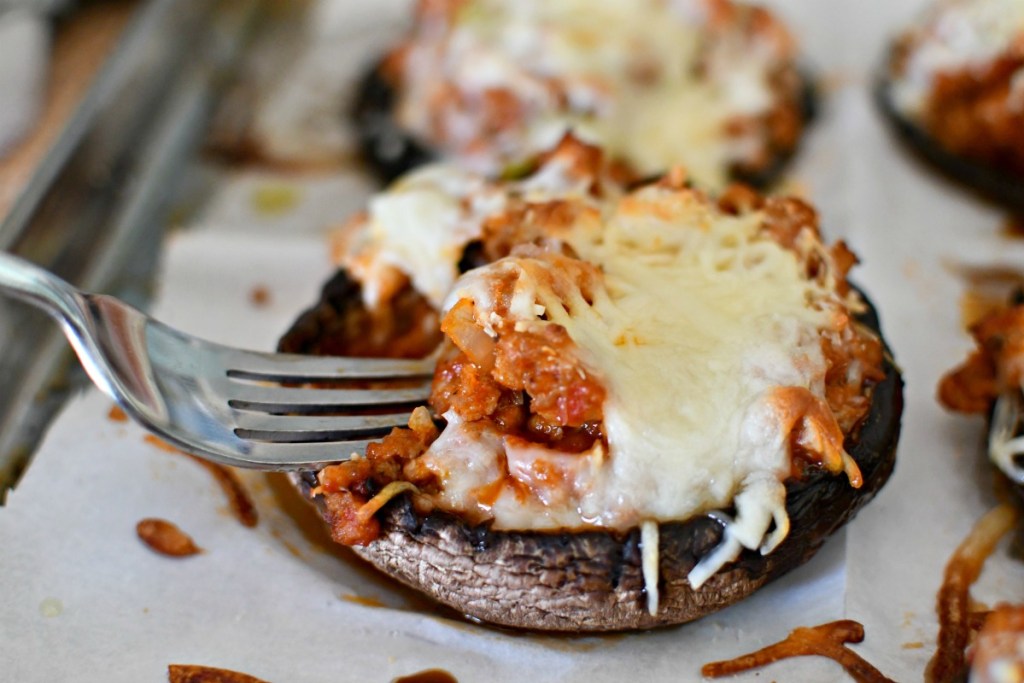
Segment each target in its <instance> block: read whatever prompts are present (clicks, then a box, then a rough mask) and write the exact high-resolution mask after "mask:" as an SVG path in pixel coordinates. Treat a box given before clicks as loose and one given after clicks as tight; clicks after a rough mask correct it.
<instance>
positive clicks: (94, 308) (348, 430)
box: [0, 252, 434, 470]
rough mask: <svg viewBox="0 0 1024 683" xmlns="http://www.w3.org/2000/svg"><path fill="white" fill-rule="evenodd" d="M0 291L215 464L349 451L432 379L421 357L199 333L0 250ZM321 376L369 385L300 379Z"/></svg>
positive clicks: (148, 419) (285, 460)
mask: <svg viewBox="0 0 1024 683" xmlns="http://www.w3.org/2000/svg"><path fill="white" fill-rule="evenodd" d="M0 293H6V294H10V295H12V296H14V297H16V298H18V299H21V300H23V301H26V302H28V303H29V304H32V305H34V306H36V307H38V308H41V309H43V310H44V311H46V312H47V313H49V314H50V315H51V316H53V317H54V318H56V320H57V321H58V322H59V323H60V324H61V328H62V329H63V331H64V334H65V336H66V337H67V338H68V341H70V342H71V346H72V347H74V349H75V353H77V354H78V359H79V360H80V361H81V363H82V366H83V367H84V368H85V371H86V372H87V373H88V375H89V377H90V378H91V379H92V381H93V382H94V383H95V384H96V386H97V387H99V389H100V390H101V391H103V392H104V393H105V394H107V395H108V396H110V397H111V398H113V399H114V400H115V401H117V403H118V404H119V405H120V406H121V407H122V408H123V409H124V411H125V412H126V413H127V414H128V415H129V416H131V417H132V418H134V419H135V421H137V422H138V423H139V424H141V425H142V426H143V427H145V428H146V429H148V430H149V431H151V432H153V433H154V434H156V435H157V436H159V437H160V438H161V439H163V440H165V441H167V442H168V443H170V444H171V445H173V446H176V447H178V448H180V449H182V450H185V451H188V452H190V453H194V454H195V455H198V456H200V457H202V458H206V459H208V460H212V461H214V462H218V463H222V464H225V465H233V466H236V467H248V468H255V469H266V470H298V469H314V468H318V467H320V466H322V465H324V464H326V463H330V462H338V461H342V460H347V459H349V458H350V457H351V456H352V455H353V454H354V453H361V452H363V451H365V449H366V446H367V444H368V443H370V441H372V440H373V439H372V437H373V436H375V435H376V436H380V435H382V434H386V433H387V432H388V431H390V430H391V428H392V427H395V426H400V425H404V424H406V422H407V421H408V419H409V415H410V412H411V410H412V409H413V408H415V407H416V406H418V405H423V404H424V402H425V401H426V398H427V396H428V394H429V390H430V378H431V375H432V374H433V366H434V363H433V361H432V360H429V359H428V360H400V359H376V358H374V359H367V358H338V357H311V356H299V355H290V354H274V353H259V352H255V351H243V350H241V349H236V348H232V347H229V346H223V345H221V344H215V343H212V342H208V341H203V340H201V339H197V338H195V337H191V336H189V335H187V334H184V333H183V332H179V331H178V330H175V329H173V328H171V327H168V326H167V325H164V324H163V323H161V322H159V321H157V320H154V319H152V318H150V317H149V316H147V315H145V314H143V313H141V312H139V311H138V310H136V309H134V308H132V307H131V306H128V305H127V304H125V303H123V302H122V301H119V300H118V299H115V298H113V297H110V296H105V295H100V294H86V293H84V292H81V291H79V290H77V289H75V288H74V287H72V286H71V285H70V284H68V283H67V282H65V281H64V280H62V279H60V278H58V277H56V276H55V275H52V274H51V273H48V272H46V271H45V270H43V269H41V268H39V267H37V266H35V265H32V264H31V263H28V262H27V261H24V260H22V259H20V258H17V257H15V256H11V255H10V254H7V253H4V252H0ZM325 383H329V384H333V385H337V384H338V383H348V384H349V385H352V384H361V385H363V386H365V385H366V384H368V383H372V384H373V387H374V388H372V389H367V388H359V387H355V388H341V389H339V388H317V387H315V386H313V387H310V386H307V385H309V384H313V385H316V384H320V385H323V384H325ZM288 385H303V386H288ZM395 385H398V386H395Z"/></svg>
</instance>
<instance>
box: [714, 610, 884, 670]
mask: <svg viewBox="0 0 1024 683" xmlns="http://www.w3.org/2000/svg"><path fill="white" fill-rule="evenodd" d="M863 640H864V627H863V626H861V625H860V624H859V623H857V622H856V621H852V620H850V619H843V620H840V621H832V622H829V623H827V624H821V625H820V626H812V627H809V628H808V627H805V628H798V629H794V630H793V632H792V633H790V634H789V636H788V637H787V638H786V639H785V640H783V641H781V642H778V643H775V644H774V645H769V646H768V647H766V648H762V649H760V650H758V651H756V652H751V653H750V654H747V655H743V656H742V657H737V658H736V659H730V660H726V661H721V662H711V663H710V664H705V665H704V666H703V667H702V668H701V670H700V672H701V674H702V675H703V676H706V677H708V678H722V677H723V676H733V675H735V674H738V673H741V672H743V671H750V670H751V669H757V668H760V667H762V666H767V665H768V664H772V663H773V662H777V661H779V660H780V659H787V658H789V657H809V656H819V657H828V658H829V659H832V660H834V661H836V662H837V663H838V664H839V665H840V666H842V667H843V668H844V669H845V670H846V673H848V674H850V676H852V677H853V679H854V680H855V681H857V682H858V683H895V681H893V680H892V679H891V678H888V677H886V676H885V675H884V674H883V673H882V672H881V671H879V670H878V669H876V668H875V667H873V666H871V664H869V663H868V662H867V661H865V660H864V658H863V657H861V656H860V655H858V654H857V653H856V652H854V651H853V650H851V649H849V648H848V647H846V645H845V644H846V643H859V642H861V641H863Z"/></svg>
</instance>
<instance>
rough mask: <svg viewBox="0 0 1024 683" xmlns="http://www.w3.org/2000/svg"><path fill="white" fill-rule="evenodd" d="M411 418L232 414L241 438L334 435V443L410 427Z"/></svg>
mask: <svg viewBox="0 0 1024 683" xmlns="http://www.w3.org/2000/svg"><path fill="white" fill-rule="evenodd" d="M410 415H411V413H409V412H403V413H390V414H387V415H268V414H267V413H254V412H247V411H238V412H236V413H235V433H236V434H238V435H239V436H242V437H243V438H251V437H249V436H248V435H247V434H245V433H246V432H291V433H295V434H299V433H309V434H314V433H315V434H318V435H320V437H321V438H319V439H317V440H320V441H322V440H324V439H323V435H337V436H335V440H338V439H346V438H352V437H355V436H357V435H366V434H373V433H380V432H385V433H386V432H387V431H388V430H390V429H391V428H392V427H404V426H406V425H407V424H409V416H410ZM239 430H241V431H242V432H243V433H239ZM269 440H271V441H275V440H276V439H269Z"/></svg>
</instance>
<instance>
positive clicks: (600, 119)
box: [398, 0, 792, 188]
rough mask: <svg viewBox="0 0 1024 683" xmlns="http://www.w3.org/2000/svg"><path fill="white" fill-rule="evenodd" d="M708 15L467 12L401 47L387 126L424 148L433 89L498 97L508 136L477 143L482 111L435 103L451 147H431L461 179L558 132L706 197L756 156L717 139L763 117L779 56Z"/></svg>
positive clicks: (637, 9)
mask: <svg viewBox="0 0 1024 683" xmlns="http://www.w3.org/2000/svg"><path fill="white" fill-rule="evenodd" d="M710 4H711V3H708V2H706V1H705V0H675V1H674V2H667V1H665V0H639V1H638V0H562V1H560V2H550V1H549V0H518V1H517V2H500V1H498V0H470V1H468V2H466V3H464V4H463V5H462V6H461V8H460V10H459V11H458V14H457V15H456V17H455V20H454V24H453V26H452V27H451V29H450V33H448V34H445V35H441V36H439V35H438V33H439V32H438V31H430V30H426V31H423V35H421V36H420V40H418V41H414V42H413V43H411V53H410V55H409V57H408V58H407V59H406V73H405V75H404V78H403V92H402V99H401V101H400V103H399V108H398V118H399V120H400V121H401V122H402V123H403V125H405V126H406V127H408V128H409V129H410V130H412V131H414V132H416V133H417V134H420V135H423V136H424V137H426V139H433V136H432V127H433V126H435V125H436V123H437V120H438V116H439V114H438V105H437V102H438V93H441V92H446V91H445V89H444V87H442V86H440V85H439V79H443V81H444V82H445V83H446V84H451V85H453V86H454V87H455V88H456V89H458V90H459V91H460V92H461V93H462V95H461V97H464V98H465V99H466V100H467V101H477V100H480V99H482V98H484V96H485V95H486V93H487V92H488V91H490V90H504V91H507V92H511V93H513V94H514V96H515V98H516V101H517V103H518V104H517V106H518V107H519V108H521V110H522V111H521V113H522V116H523V121H522V125H521V126H520V125H518V124H512V125H509V126H507V127H505V128H504V129H502V130H497V131H493V132H488V133H487V134H485V135H483V136H482V137H483V138H485V139H486V144H477V143H479V142H480V140H479V139H478V138H479V137H480V136H481V131H480V122H479V121H478V120H477V119H476V116H479V110H480V109H482V106H478V107H477V110H478V111H476V112H472V111H471V110H472V108H471V107H468V106H466V107H465V108H463V109H460V110H458V111H456V107H452V108H451V109H452V110H451V111H446V110H444V109H443V105H442V110H441V113H440V116H441V117H445V116H447V117H449V118H448V119H447V122H446V134H447V135H448V136H449V137H450V138H451V139H450V140H447V141H442V145H445V146H446V147H447V151H448V152H449V153H452V152H457V153H458V154H459V155H460V157H461V159H460V160H461V161H463V162H464V163H466V164H468V165H469V166H470V167H471V168H474V169H475V170H478V171H481V172H484V173H489V174H493V173H496V172H499V171H500V170H501V169H502V167H503V166H504V165H506V164H508V163H514V162H516V161H519V160H521V159H522V158H524V156H527V157H528V156H530V155H532V154H533V153H536V152H537V151H540V150H543V149H546V148H548V147H550V146H551V145H552V144H553V143H555V142H556V141H557V140H558V139H559V138H560V137H561V136H562V135H563V134H564V133H565V132H566V131H567V130H569V129H572V130H573V131H574V132H575V134H577V135H578V136H580V137H581V138H582V139H584V140H588V141H591V142H595V143H598V144H601V145H602V146H603V147H605V149H607V150H608V151H609V152H611V153H612V154H613V155H614V156H617V157H620V158H624V159H626V160H628V161H629V162H630V163H631V164H632V165H633V166H635V167H636V169H637V170H638V171H639V172H640V173H641V174H651V173H656V172H661V171H664V170H665V169H666V168H668V167H670V166H671V165H673V164H676V163H683V164H685V165H686V166H687V167H688V169H689V171H690V174H691V175H692V176H693V177H694V178H695V179H696V180H697V181H698V182H700V183H702V184H704V185H706V186H709V187H713V188H720V187H722V186H723V185H724V184H725V182H726V181H727V174H728V168H729V166H730V164H732V163H734V162H740V161H743V160H746V159H748V158H750V157H752V156H755V155H756V154H757V153H759V152H760V150H761V148H762V141H761V139H760V137H759V133H758V132H757V131H756V130H751V131H750V132H749V134H745V133H740V132H737V131H733V132H732V133H731V134H728V135H727V133H726V128H727V126H728V125H729V123H730V122H732V121H733V120H735V119H736V118H737V117H756V116H759V115H761V114H763V113H765V112H767V111H768V110H769V109H771V108H772V106H773V105H774V104H775V101H776V96H775V94H774V93H773V89H772V85H771V82H770V79H771V77H772V73H773V70H774V69H775V68H777V66H778V64H779V63H780V62H785V61H786V60H789V59H791V58H792V55H791V54H789V45H788V43H787V44H786V45H785V46H784V47H782V46H780V44H779V41H778V40H776V38H777V36H769V37H765V38H764V39H760V40H758V39H754V40H752V39H750V38H749V37H748V36H745V35H743V34H741V32H740V31H739V30H736V31H732V32H729V31H722V30H720V27H715V28H714V29H713V28H711V26H712V22H711V21H710V20H709V17H708V14H709V12H711V11H712V10H711V9H710ZM780 53H783V54H781V55H780ZM445 143H448V144H445Z"/></svg>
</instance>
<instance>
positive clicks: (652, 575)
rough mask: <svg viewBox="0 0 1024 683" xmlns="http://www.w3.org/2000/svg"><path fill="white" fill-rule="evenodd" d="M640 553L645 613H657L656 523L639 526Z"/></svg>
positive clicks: (647, 522)
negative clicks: (645, 595)
mask: <svg viewBox="0 0 1024 683" xmlns="http://www.w3.org/2000/svg"><path fill="white" fill-rule="evenodd" d="M640 552H641V557H642V560H641V562H642V569H643V574H644V592H646V593H647V613H648V614H650V615H651V616H652V617H653V616H655V615H656V614H657V613H658V598H659V596H658V574H659V572H658V523H657V522H655V521H652V520H647V521H645V522H643V523H642V524H641V525H640Z"/></svg>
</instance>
